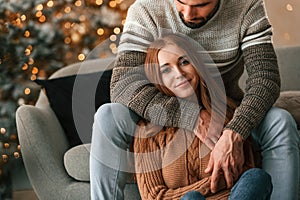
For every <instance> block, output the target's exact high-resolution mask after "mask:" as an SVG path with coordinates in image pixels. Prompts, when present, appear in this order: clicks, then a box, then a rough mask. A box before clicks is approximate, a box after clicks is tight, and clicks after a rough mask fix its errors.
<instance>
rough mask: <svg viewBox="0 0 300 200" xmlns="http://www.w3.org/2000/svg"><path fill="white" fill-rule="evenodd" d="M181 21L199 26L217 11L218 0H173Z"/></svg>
mask: <svg viewBox="0 0 300 200" xmlns="http://www.w3.org/2000/svg"><path fill="white" fill-rule="evenodd" d="M174 1H175V4H176V8H177V11H178V13H179V16H180V18H181V20H182V22H183V23H184V24H185V25H186V26H187V27H190V28H200V27H201V26H203V25H204V24H205V23H206V22H207V21H208V20H209V19H210V18H211V17H212V16H213V15H214V14H215V12H216V11H217V8H218V3H219V0H174Z"/></svg>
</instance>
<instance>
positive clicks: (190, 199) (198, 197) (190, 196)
mask: <svg viewBox="0 0 300 200" xmlns="http://www.w3.org/2000/svg"><path fill="white" fill-rule="evenodd" d="M180 200H205V197H204V196H203V195H202V194H201V193H200V192H198V191H194V190H192V191H189V192H187V193H186V194H185V195H183V196H182V197H181V198H180Z"/></svg>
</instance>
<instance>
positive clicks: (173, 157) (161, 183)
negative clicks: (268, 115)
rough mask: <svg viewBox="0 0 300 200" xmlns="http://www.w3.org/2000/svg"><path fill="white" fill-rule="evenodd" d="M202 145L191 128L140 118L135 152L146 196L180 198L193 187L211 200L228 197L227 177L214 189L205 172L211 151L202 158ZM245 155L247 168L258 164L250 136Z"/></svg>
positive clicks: (148, 199) (145, 199)
mask: <svg viewBox="0 0 300 200" xmlns="http://www.w3.org/2000/svg"><path fill="white" fill-rule="evenodd" d="M202 145H204V144H203V143H202V142H201V141H200V140H199V139H198V138H197V137H195V135H194V134H193V133H192V132H190V131H186V130H184V129H177V128H163V127H161V126H156V125H153V124H151V123H145V122H144V121H140V122H139V125H138V127H137V129H136V132H135V138H134V143H133V151H134V152H135V162H134V163H135V169H136V172H137V173H136V179H137V183H138V187H139V191H140V194H141V197H142V199H143V200H151V199H156V200H167V199H170V200H174V199H180V197H182V196H183V195H184V194H185V193H186V192H188V191H190V190H197V191H199V192H201V194H203V195H204V196H206V197H207V199H227V198H228V196H229V193H230V190H228V189H226V184H225V179H224V177H223V178H220V183H219V186H218V188H219V192H217V193H214V194H212V193H211V191H210V182H211V175H210V174H207V173H205V172H204V170H205V168H206V167H207V165H208V161H209V156H210V154H206V155H205V156H202V157H201V158H200V155H202V154H200V151H202V150H203V149H202V148H201V146H202ZM202 153H203V152H202ZM244 156H245V163H244V165H243V170H244V171H245V170H248V169H249V168H252V167H254V157H253V153H252V148H251V143H250V138H249V139H247V140H246V141H245V142H244Z"/></svg>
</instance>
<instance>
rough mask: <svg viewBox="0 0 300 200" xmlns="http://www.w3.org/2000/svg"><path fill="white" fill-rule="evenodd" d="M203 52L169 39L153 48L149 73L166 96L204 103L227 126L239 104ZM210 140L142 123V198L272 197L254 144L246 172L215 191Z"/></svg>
mask: <svg viewBox="0 0 300 200" xmlns="http://www.w3.org/2000/svg"><path fill="white" fill-rule="evenodd" d="M197 50H199V49H197V48H196V47H194V46H193V43H191V42H190V41H189V40H187V39H186V38H183V37H182V36H180V35H175V34H172V35H167V36H165V37H163V38H161V39H159V40H157V41H155V42H153V43H152V44H151V45H150V47H149V49H148V52H147V56H146V60H145V73H146V75H147V77H148V79H149V81H150V82H151V83H152V84H154V85H155V86H156V87H157V88H158V90H160V91H161V92H162V93H164V94H166V95H168V96H172V97H174V98H176V100H178V101H179V102H180V99H182V98H184V99H188V100H190V101H194V102H196V103H199V105H200V106H201V107H202V109H205V110H206V112H207V113H208V114H209V115H210V116H212V117H211V120H219V122H220V123H222V124H223V125H225V124H226V123H228V122H229V120H230V119H231V117H232V115H233V112H234V109H235V108H236V106H237V105H236V102H234V101H233V100H232V99H229V98H227V97H226V95H225V92H224V90H222V85H220V84H217V81H216V79H215V78H213V77H212V76H211V71H209V70H208V69H207V68H206V67H205V65H204V64H203V62H202V60H201V59H200V56H199V54H197V53H196V52H197ZM222 96H225V98H222ZM216 99H217V100H216ZM222 99H224V101H226V103H224V101H221V100H222ZM173 100H174V99H173ZM214 100H216V101H214ZM212 102H214V104H213V103H212ZM153 106H157V107H159V109H163V108H164V107H163V106H160V105H153ZM224 106H225V109H223V107H224ZM224 110H225V111H224ZM204 139H205V135H202V136H200V137H195V135H194V134H193V133H192V132H189V131H187V130H184V129H178V128H171V127H160V126H156V125H153V124H151V123H148V122H146V121H140V123H139V126H138V127H137V130H136V133H135V139H134V144H133V145H134V146H133V150H134V152H135V153H136V156H135V167H136V178H137V182H138V187H139V191H140V194H141V197H142V199H145V200H146V199H147V200H150V199H172V200H174V199H182V200H186V199H205V198H207V199H228V198H229V199H269V197H270V195H271V192H272V183H271V180H270V176H269V175H268V174H267V173H266V172H264V171H263V170H261V169H258V168H253V167H254V159H253V155H252V151H251V144H250V141H249V140H246V141H245V142H244V155H245V163H244V169H243V171H246V172H244V173H243V175H242V176H241V177H240V179H239V180H238V181H237V183H236V184H235V185H234V187H233V188H231V189H227V188H226V184H225V180H224V178H223V179H221V181H220V184H219V187H218V189H219V190H218V192H217V193H212V192H211V191H210V174H206V173H205V172H204V169H205V168H206V166H207V164H208V160H209V156H210V155H209V154H207V153H205V152H207V151H208V150H209V149H208V148H207V147H206V146H205V144H204V143H203V142H202V141H204ZM250 168H253V169H250Z"/></svg>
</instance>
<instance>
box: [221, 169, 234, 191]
mask: <svg viewBox="0 0 300 200" xmlns="http://www.w3.org/2000/svg"><path fill="white" fill-rule="evenodd" d="M222 169H223V172H224V177H225V181H226V185H227V188H231V187H232V186H233V174H232V172H231V170H230V169H229V168H228V167H224V168H222Z"/></svg>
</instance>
